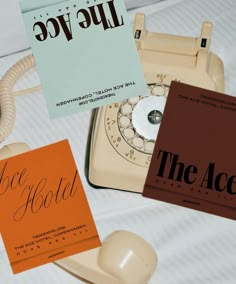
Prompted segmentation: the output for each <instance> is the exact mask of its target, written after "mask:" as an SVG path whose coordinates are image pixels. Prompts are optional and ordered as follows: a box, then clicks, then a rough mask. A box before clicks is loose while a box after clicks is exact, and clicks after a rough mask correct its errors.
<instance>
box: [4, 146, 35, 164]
mask: <svg viewBox="0 0 236 284" xmlns="http://www.w3.org/2000/svg"><path fill="white" fill-rule="evenodd" d="M29 150H30V148H29V146H28V145H26V144H25V143H13V144H9V145H6V146H4V147H3V148H1V149H0V160H3V159H7V158H10V157H12V156H15V155H18V154H21V153H24V152H27V151H29Z"/></svg>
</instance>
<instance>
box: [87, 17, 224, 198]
mask: <svg viewBox="0 0 236 284" xmlns="http://www.w3.org/2000/svg"><path fill="white" fill-rule="evenodd" d="M211 32H212V24H211V23H210V22H204V23H203V26H202V32H201V35H200V37H199V38H189V37H183V36H174V35H167V34H160V33H153V32H149V31H147V30H146V28H145V16H144V14H137V15H136V19H135V24H134V38H135V41H136V46H137V50H138V53H139V56H140V60H141V63H142V67H143V72H144V75H145V78H146V81H147V86H148V90H149V91H148V94H146V95H145V96H142V97H135V98H131V99H128V100H125V101H122V102H119V103H114V104H111V105H108V106H106V107H102V108H100V109H99V110H98V111H97V113H96V116H95V122H94V125H93V131H92V139H91V146H90V163H89V181H90V182H91V183H92V184H94V185H96V186H101V187H108V188H115V189H121V190H127V191H134V192H142V191H143V186H144V182H145V179H146V175H147V171H148V167H149V164H150V161H151V156H152V152H153V149H154V146H155V141H156V137H157V133H158V130H159V127H160V122H161V119H162V114H163V111H164V108H165V102H166V98H167V96H168V92H169V86H170V84H171V81H172V80H175V81H180V82H183V83H187V84H189V85H194V86H199V87H202V88H206V89H210V90H215V91H218V92H222V93H223V92H224V67H223V62H222V61H221V59H220V58H219V57H218V56H216V55H215V54H214V53H212V52H209V47H210V41H211ZM173 138H174V137H173Z"/></svg>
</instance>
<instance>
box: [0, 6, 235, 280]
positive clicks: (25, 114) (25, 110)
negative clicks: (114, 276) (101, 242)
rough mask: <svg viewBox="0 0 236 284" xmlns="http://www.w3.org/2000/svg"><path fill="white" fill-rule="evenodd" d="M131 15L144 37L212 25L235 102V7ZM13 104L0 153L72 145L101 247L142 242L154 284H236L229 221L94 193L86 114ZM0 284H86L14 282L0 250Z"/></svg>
mask: <svg viewBox="0 0 236 284" xmlns="http://www.w3.org/2000/svg"><path fill="white" fill-rule="evenodd" d="M136 12H144V13H145V14H146V15H147V28H148V29H149V30H152V31H159V32H164V33H171V34H182V35H187V36H198V35H199V33H200V29H201V23H202V21H204V20H211V21H212V22H213V23H214V32H213V40H212V45H211V50H212V51H214V52H215V53H216V54H218V55H219V56H220V57H221V58H222V59H223V61H224V64H225V74H226V93H228V94H231V95H234V96H236V82H235V77H236V68H235V66H236V49H235V42H236V33H235V26H236V2H235V1H234V0H218V1H214V0H208V1H205V0H185V1H184V0H182V1H181V0H166V1H163V2H160V3H157V4H154V5H150V6H147V7H143V8H140V9H136V10H133V11H131V12H130V13H129V14H130V19H131V21H133V19H134V15H135V13H136ZM30 52H31V51H25V52H21V53H18V54H15V55H12V56H8V57H5V58H2V59H0V77H1V76H2V75H3V74H4V72H5V71H6V70H7V69H8V68H9V67H10V66H12V64H14V63H15V62H16V61H17V60H18V59H20V58H22V57H23V56H25V55H27V54H29V53H30ZM37 84H39V78H38V76H37V73H36V72H35V71H30V72H29V73H28V74H26V75H25V76H24V78H22V79H21V80H20V81H19V82H18V84H17V86H16V90H19V89H24V88H28V87H31V86H34V85H37ZM16 103H17V120H16V125H15V128H14V130H13V132H12V134H11V135H10V137H9V138H8V139H7V140H6V141H5V142H4V143H2V146H3V145H4V144H8V143H12V142H16V141H24V142H26V143H27V144H28V145H29V146H30V147H31V148H32V149H34V148H38V147H41V146H44V145H47V144H50V143H53V142H56V141H58V140H62V139H65V138H67V139H69V141H70V144H71V147H72V150H73V153H74V156H75V160H76V163H77V166H78V169H79V172H80V174H81V179H82V182H83V185H84V188H85V190H86V194H87V197H88V200H89V203H90V206H91V209H92V212H93V214H94V217H95V221H96V224H97V228H98V231H99V234H100V237H101V239H103V238H104V237H105V236H106V235H108V234H109V233H111V232H112V231H113V230H117V229H126V230H130V231H133V232H135V233H137V234H139V235H140V236H142V237H143V238H145V239H146V240H147V241H149V242H150V243H151V244H152V246H153V247H154V248H155V250H156V251H157V253H158V256H159V264H158V269H157V271H156V272H155V273H154V275H153V277H152V279H151V281H150V283H151V284H157V283H159V284H199V283H201V284H202V283H204V284H213V283H214V284H235V283H236V223H235V222H234V221H232V220H228V219H224V218H220V217H216V216H213V215H210V214H205V213H200V212H197V211H194V210H190V209H186V208H182V207H179V206H174V205H170V204H167V203H163V202H158V201H154V200H149V199H145V198H142V197H141V195H139V194H134V193H127V192H121V191H116V190H110V189H93V188H91V187H90V186H89V184H88V183H87V180H86V178H85V176H84V161H85V149H86V144H87V135H88V129H89V124H90V118H91V112H83V113H79V114H74V115H72V116H69V117H66V118H60V119H56V120H53V121H50V119H49V117H48V112H47V109H46V104H45V100H44V97H43V95H42V93H41V92H38V93H34V94H30V95H25V96H22V97H18V98H17V99H16ZM219 131H220V130H219ZM221 150H222V151H223V150H224V149H221ZM131 204H132V206H131ZM0 283H3V284H5V283H7V284H28V283H34V284H39V283H40V284H41V283H44V284H49V283H50V284H56V283H60V284H79V283H83V282H82V281H80V280H79V279H77V278H75V277H73V276H71V275H69V274H68V273H66V272H64V271H62V270H61V269H59V268H58V267H56V266H55V265H54V264H48V265H44V266H41V267H39V268H36V269H33V270H31V271H28V272H24V273H21V274H19V275H16V276H14V275H12V272H11V269H10V266H9V263H8V260H7V256H6V253H5V251H4V249H3V248H2V249H1V250H0ZM111 284H112V283H111Z"/></svg>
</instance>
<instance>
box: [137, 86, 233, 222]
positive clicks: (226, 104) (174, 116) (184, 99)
mask: <svg viewBox="0 0 236 284" xmlns="http://www.w3.org/2000/svg"><path fill="white" fill-rule="evenodd" d="M235 158H236V98H235V97H231V96H228V95H224V94H220V93H216V92H213V91H209V90H205V89H200V88H196V87H193V86H189V85H185V84H182V83H178V82H173V83H172V85H171V88H170V92H169V96H168V99H167V103H166V107H165V111H164V114H163V120H162V123H161V127H160V130H159V133H158V137H157V142H156V146H155V150H154V153H153V157H152V161H151V165H150V168H149V172H148V175H147V179H146V183H145V187H144V192H143V196H145V197H149V198H154V199H158V200H161V201H165V202H169V203H173V204H177V205H181V206H185V207H189V208H192V209H196V210H200V211H204V212H207V213H211V214H215V215H219V216H222V217H226V218H230V219H234V220H235V219H236V160H235Z"/></svg>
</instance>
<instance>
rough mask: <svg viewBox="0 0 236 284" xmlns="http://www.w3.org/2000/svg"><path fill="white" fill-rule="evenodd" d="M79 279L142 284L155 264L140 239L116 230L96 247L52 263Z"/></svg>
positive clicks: (100, 283)
mask: <svg viewBox="0 0 236 284" xmlns="http://www.w3.org/2000/svg"><path fill="white" fill-rule="evenodd" d="M56 263H57V264H58V265H59V266H60V267H62V268H64V269H66V270H67V271H69V272H71V273H72V274H74V275H77V276H79V277H80V278H83V279H86V280H88V281H90V282H92V283H95V284H146V283H147V282H148V281H149V279H150V277H151V275H152V273H153V272H154V271H155V268H156V265H157V255H156V253H155V251H154V250H153V248H152V247H151V246H150V245H149V244H148V243H147V242H146V241H145V240H144V239H142V238H141V237H139V236H137V235H135V234H133V233H130V232H127V231H116V232H113V233H112V234H111V235H109V236H108V237H107V238H106V239H105V240H104V241H103V243H102V246H101V247H100V248H96V249H92V250H89V251H86V252H82V253H79V254H76V255H73V256H71V257H67V258H64V259H62V260H59V261H57V262H56Z"/></svg>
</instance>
